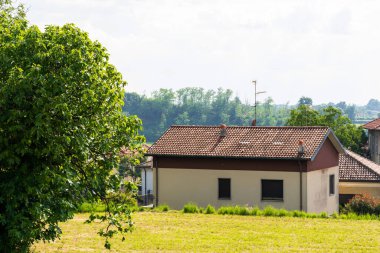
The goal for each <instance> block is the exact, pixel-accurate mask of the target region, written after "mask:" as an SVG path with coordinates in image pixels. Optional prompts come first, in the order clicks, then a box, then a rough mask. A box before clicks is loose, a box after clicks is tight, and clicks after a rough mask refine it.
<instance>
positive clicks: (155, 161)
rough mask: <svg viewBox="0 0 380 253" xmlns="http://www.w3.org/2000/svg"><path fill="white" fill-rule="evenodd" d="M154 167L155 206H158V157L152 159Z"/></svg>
mask: <svg viewBox="0 0 380 253" xmlns="http://www.w3.org/2000/svg"><path fill="white" fill-rule="evenodd" d="M154 163H155V167H156V206H158V157H156V158H155V159H154Z"/></svg>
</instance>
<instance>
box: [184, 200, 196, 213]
mask: <svg viewBox="0 0 380 253" xmlns="http://www.w3.org/2000/svg"><path fill="white" fill-rule="evenodd" d="M183 212H184V213H199V207H198V206H197V204H195V203H191V202H190V203H187V204H186V205H184V207H183Z"/></svg>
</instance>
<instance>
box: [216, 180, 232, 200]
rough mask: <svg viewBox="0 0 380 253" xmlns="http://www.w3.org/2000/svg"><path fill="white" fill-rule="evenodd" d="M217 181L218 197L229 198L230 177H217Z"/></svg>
mask: <svg viewBox="0 0 380 253" xmlns="http://www.w3.org/2000/svg"><path fill="white" fill-rule="evenodd" d="M218 182H219V195H218V196H219V198H220V199H230V198H231V178H218Z"/></svg>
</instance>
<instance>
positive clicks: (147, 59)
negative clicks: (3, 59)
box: [20, 0, 380, 105]
mask: <svg viewBox="0 0 380 253" xmlns="http://www.w3.org/2000/svg"><path fill="white" fill-rule="evenodd" d="M20 2H23V3H24V4H25V5H26V7H27V8H28V13H27V15H28V18H29V20H30V21H31V23H32V24H36V25H38V26H39V27H41V29H43V27H44V26H45V25H50V24H54V25H63V24H65V23H75V24H76V25H77V26H79V27H80V28H81V29H83V30H85V31H87V32H88V33H89V35H90V37H91V38H92V39H94V40H99V41H100V42H101V43H102V44H103V45H104V46H105V47H106V48H107V49H108V51H109V53H110V59H111V63H113V64H114V65H115V66H116V67H117V68H118V70H119V71H120V72H121V73H122V74H123V76H124V79H125V80H126V81H127V82H128V87H127V91H136V92H139V93H146V94H149V93H150V92H151V91H153V90H156V89H158V88H173V89H179V88H182V87H187V86H197V87H203V88H205V89H216V88H218V87H222V88H225V89H227V88H228V89H231V90H233V91H234V92H235V94H236V95H238V96H239V97H241V98H242V100H243V101H249V102H252V101H253V92H254V91H253V86H252V84H251V81H252V80H257V84H258V90H259V91H260V90H265V91H266V92H267V93H266V94H262V95H259V99H260V100H264V99H265V98H266V97H267V96H271V97H272V98H273V99H274V101H275V103H286V102H290V103H291V104H294V103H296V102H297V101H298V99H299V98H300V97H301V96H308V97H311V98H312V99H313V101H314V103H315V104H319V103H327V102H330V101H332V102H339V101H346V102H348V103H356V104H360V105H363V104H366V103H367V102H368V100H369V99H370V98H375V99H380V64H379V62H380V29H379V25H380V15H379V13H380V1H376V0H361V1H350V0H341V1H338V0H331V1H318V0H313V1H306V0H301V1H295V0H278V1H274V0H266V1H252V0H234V1H231V0H203V1H202V0H182V1H178V0H28V1H26V0H20Z"/></svg>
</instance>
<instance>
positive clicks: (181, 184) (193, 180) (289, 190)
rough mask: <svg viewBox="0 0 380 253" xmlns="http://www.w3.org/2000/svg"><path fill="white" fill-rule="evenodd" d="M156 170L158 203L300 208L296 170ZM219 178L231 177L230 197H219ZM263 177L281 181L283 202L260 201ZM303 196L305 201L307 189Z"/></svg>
mask: <svg viewBox="0 0 380 253" xmlns="http://www.w3.org/2000/svg"><path fill="white" fill-rule="evenodd" d="M158 171H159V172H158V173H159V176H158V186H159V187H158V204H159V205H160V204H168V205H169V206H170V207H171V208H174V209H182V208H183V206H184V205H185V204H186V203H188V202H195V203H197V204H198V205H200V206H204V207H205V206H207V205H208V204H211V205H213V206H215V207H220V206H225V205H248V206H256V205H257V206H259V207H261V208H263V207H265V206H267V205H271V206H273V207H276V208H285V209H288V210H299V207H300V201H299V196H300V188H299V173H298V172H278V171H270V172H269V171H244V170H238V171H237V170H206V169H205V170H199V169H182V168H159V169H158ZM304 174H305V173H304ZM218 178H231V199H230V200H220V199H218ZM262 179H280V180H284V182H283V183H284V201H281V202H279V201H262V200H261V180H262ZM154 183H155V182H154ZM304 195H305V196H304V199H305V201H306V191H305V192H304ZM304 203H306V202H304Z"/></svg>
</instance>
